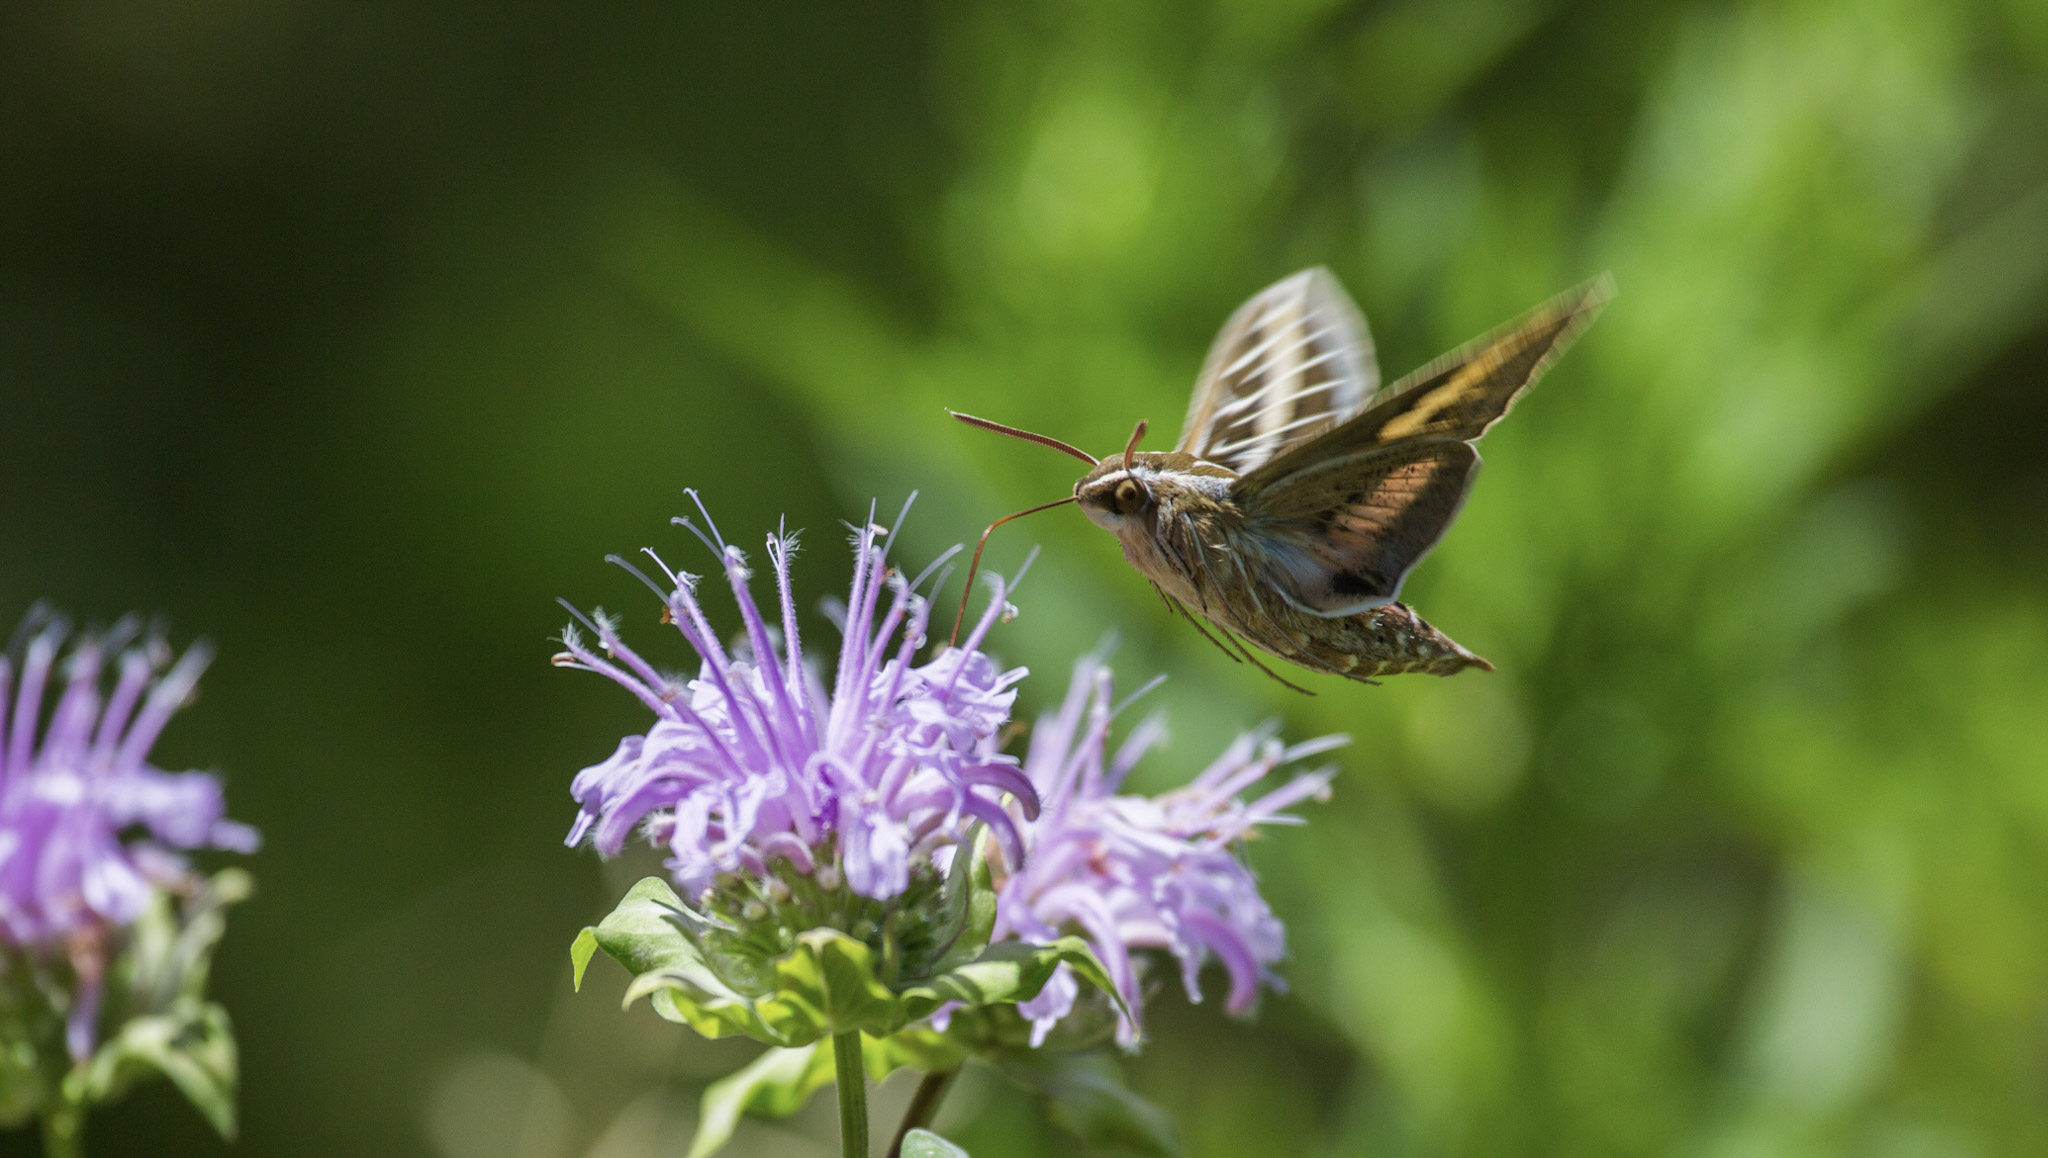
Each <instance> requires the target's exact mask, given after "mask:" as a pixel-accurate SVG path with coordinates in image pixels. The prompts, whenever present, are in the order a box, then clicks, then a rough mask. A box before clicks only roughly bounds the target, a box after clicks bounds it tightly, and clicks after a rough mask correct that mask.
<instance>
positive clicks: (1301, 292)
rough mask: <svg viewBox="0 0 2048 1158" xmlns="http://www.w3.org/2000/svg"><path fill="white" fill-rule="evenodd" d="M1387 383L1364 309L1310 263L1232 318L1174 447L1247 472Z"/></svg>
mask: <svg viewBox="0 0 2048 1158" xmlns="http://www.w3.org/2000/svg"><path fill="white" fill-rule="evenodd" d="M1378 388H1379V367H1378V364H1377V363H1376V362H1375V361H1374V359H1373V350H1372V334H1371V333H1370V332H1369V331H1368V330H1367V329H1366V326H1365V317H1364V315H1362V314H1360V313H1359V312H1358V307H1357V306H1355V305H1353V304H1351V299H1350V298H1349V297H1348V296H1346V295H1345V293H1344V287H1343V286H1340V285H1338V284H1337V279H1336V278H1335V277H1334V276H1332V275H1331V273H1330V271H1329V270H1326V269H1322V268H1316V269H1305V270H1303V271H1301V272H1300V273H1297V274H1295V275H1294V276H1292V277H1289V278H1287V279H1285V280H1283V281H1279V282H1276V283H1274V284H1273V285H1271V286H1269V287H1267V288H1266V289H1265V290H1263V291H1261V292H1260V293H1259V294H1258V295H1257V296H1255V297H1253V298H1252V300H1250V301H1248V302H1246V303H1245V304H1244V305H1242V306H1240V307H1239V308H1238V311H1237V312H1236V313H1234V314H1232V315H1231V316H1230V320H1229V321H1228V322H1225V323H1224V324H1223V329H1222V331H1221V332H1220V333H1218V334H1217V335H1216V341H1215V343H1214V344H1212V345H1211V346H1210V347H1209V357H1208V360H1207V361H1206V362H1204V363H1203V365H1202V375H1201V377H1200V378H1199V379H1197V380H1196V383H1195V394H1194V397H1193V398H1192V399H1190V400H1189V403H1188V416H1187V421H1186V422H1185V423H1184V424H1183V425H1182V427H1181V432H1180V441H1179V442H1178V443H1176V444H1175V446H1174V449H1175V450H1181V451H1186V452H1187V453H1189V454H1192V455H1194V456H1195V457H1197V458H1202V459H1207V460H1208V461H1210V462H1213V463H1216V464H1218V465H1221V466H1226V467H1229V468H1230V469H1231V470H1233V471H1236V472H1237V473H1239V474H1243V473H1245V472H1247V471H1251V470H1256V469H1257V468H1258V467H1260V466H1262V465H1264V464H1265V463H1267V462H1269V461H1271V460H1272V459H1273V458H1274V457H1275V456H1277V455H1280V454H1282V453H1284V452H1285V451H1286V450H1287V449H1288V448H1289V447H1293V446H1299V445H1300V444H1302V443H1304V442H1306V441H1308V440H1309V439H1312V438H1314V437H1315V436H1317V435H1319V434H1322V433H1323V432H1325V431H1328V430H1330V429H1332V428H1334V427H1336V426H1337V425H1338V424H1340V423H1342V422H1344V421H1345V420H1347V419H1349V418H1351V417H1352V416H1353V415H1356V414H1357V413H1359V412H1360V411H1361V410H1364V409H1365V405H1366V401H1367V399H1369V398H1371V397H1372V395H1373V392H1374V391H1375V390H1377V389H1378Z"/></svg>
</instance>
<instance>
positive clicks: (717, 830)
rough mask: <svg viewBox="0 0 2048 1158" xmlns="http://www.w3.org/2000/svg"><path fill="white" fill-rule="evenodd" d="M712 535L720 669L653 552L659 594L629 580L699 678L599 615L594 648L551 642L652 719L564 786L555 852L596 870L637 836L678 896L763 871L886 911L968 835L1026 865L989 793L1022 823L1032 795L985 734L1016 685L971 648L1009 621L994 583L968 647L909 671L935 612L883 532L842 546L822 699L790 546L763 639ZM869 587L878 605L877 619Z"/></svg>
mask: <svg viewBox="0 0 2048 1158" xmlns="http://www.w3.org/2000/svg"><path fill="white" fill-rule="evenodd" d="M691 497H692V498H693V499H694V498H695V497H696V496H695V493H694V492H692V493H691ZM698 509H699V511H700V513H701V512H702V509H703V508H702V506H701V504H700V505H699V508H698ZM676 521H677V522H679V523H682V524H683V525H685V526H691V524H689V522H688V521H687V520H682V519H678V520H676ZM705 522H706V524H707V525H709V524H710V518H709V516H708V515H706V517H705ZM691 529H692V530H695V529H696V528H695V527H694V526H692V527H691ZM710 530H711V537H709V538H706V539H705V543H706V545H707V546H709V547H711V549H712V551H713V552H714V553H715V554H716V555H717V556H718V558H719V560H720V562H721V564H722V566H723V568H724V571H725V578H726V581H727V582H728V584H729V585H730V586H731V588H732V592H733V598H734V600H735V601H736V602H737V603H738V605H739V610H740V617H741V619H742V620H743V621H744V624H745V635H746V639H745V643H744V644H743V645H738V646H736V647H735V648H734V650H733V652H732V653H730V654H729V653H728V652H727V651H726V649H725V648H724V647H722V646H721V645H720V644H719V642H718V640H717V637H716V636H715V635H714V634H713V633H712V630H711V626H710V624H709V623H708V622H707V621H706V619H705V616H704V612H703V610H702V607H701V605H700V604H699V602H698V578H697V577H696V576H693V575H687V574H682V573H679V572H676V571H673V570H671V569H670V568H669V567H668V565H667V564H665V563H662V561H661V560H660V559H659V558H658V557H655V556H654V554H653V552H651V551H650V552H648V556H649V558H653V559H654V561H655V563H656V564H657V565H658V566H660V567H661V570H662V573H663V574H664V575H665V576H666V577H667V579H668V586H667V588H666V589H664V588H663V587H662V586H660V585H657V584H656V583H654V582H653V581H652V580H649V579H648V578H647V577H646V576H645V575H640V577H641V579H642V581H643V582H646V583H647V584H648V586H649V587H652V588H653V589H654V591H655V593H656V594H657V595H660V596H661V597H662V599H663V601H664V603H665V604H666V607H667V612H666V614H665V615H664V616H663V619H664V621H665V622H668V623H672V624H674V626H675V628H676V630H677V631H678V632H680V633H681V634H682V637H683V640H684V642H686V643H688V644H689V646H690V647H691V649H692V650H694V651H695V652H696V653H697V655H698V657H699V659H700V660H701V666H700V668H699V670H698V674H697V677H696V678H695V679H692V680H687V681H685V680H683V679H681V678H680V677H675V676H669V675H665V674H663V673H661V672H658V671H656V670H655V668H653V667H652V666H651V665H649V664H648V662H647V661H646V660H644V659H642V658H641V657H640V656H639V655H638V654H637V653H635V652H634V651H633V650H632V649H630V648H628V647H627V646H626V645H625V644H624V643H623V642H621V641H620V639H619V636H618V632H617V628H616V623H615V622H614V621H612V620H608V619H606V618H605V617H604V615H603V613H602V612H601V611H600V612H599V613H598V614H597V615H596V616H595V617H593V618H586V619H583V622H584V624H585V626H586V627H588V628H589V629H590V630H591V631H592V632H594V633H595V635H596V637H597V648H596V649H593V648H591V647H589V646H587V645H586V644H585V643H584V642H583V640H582V639H581V637H580V636H579V635H578V633H577V632H576V631H575V629H574V628H573V627H572V628H571V629H570V630H569V631H567V632H565V633H564V635H563V644H564V647H565V648H566V650H565V651H564V652H563V653H561V654H560V655H557V656H556V657H555V662H556V663H557V664H559V665H561V666H564V667H573V668H579V669H582V670H585V671H594V672H598V673H599V674H602V675H605V676H608V677H610V678H611V679H613V680H615V681H617V682H618V683H619V684H620V685H621V686H623V687H625V688H626V689H627V690H628V691H631V692H632V693H633V694H634V695H636V696H638V697H639V698H640V701H641V702H642V703H644V704H646V705H647V707H648V709H649V710H651V711H652V712H653V713H654V714H655V717H656V718H655V722H654V726H653V727H652V728H650V729H649V730H648V731H647V733H646V734H645V735H634V736H627V737H626V738H625V739H624V740H622V741H620V743H619V747H618V750H617V751H615V752H614V753H612V755H611V757H610V758H609V759H607V760H605V761H604V762H603V763H601V764H595V765H592V766H591V767H589V768H586V769H584V770H583V771H582V772H581V773H579V774H578V775H577V777H576V779H575V781H574V783H573V784H572V786H571V788H570V795H572V796H573V797H574V798H575V800H576V802H577V803H578V804H579V805H581V806H582V811H581V813H580V815H578V817H577V819H576V823H575V825H574V827H573V828H572V829H571V830H570V832H569V837H568V841H567V843H569V844H570V845H574V844H576V843H577V842H579V841H581V840H583V839H584V838H585V837H586V836H588V837H589V838H590V841H591V843H592V844H593V845H595V846H596V848H597V850H598V852H599V853H600V854H602V855H605V856H611V855H614V854H616V853H617V852H618V851H619V850H620V848H621V847H623V846H624V844H625V841H626V839H627V838H628V837H629V836H630V835H631V834H632V832H633V830H634V828H635V827H636V826H640V825H641V824H642V822H643V821H644V822H646V826H645V827H646V832H647V835H648V837H649V839H650V840H652V841H653V842H655V843H656V844H657V845H666V846H667V848H668V850H669V853H670V857H669V860H668V861H667V866H668V868H669V869H670V871H671V872H672V873H673V874H674V876H675V879H676V882H677V884H678V885H679V886H680V887H681V889H682V891H683V894H684V895H685V896H686V897H691V898H695V897H697V896H698V895H699V894H701V893H702V891H703V890H704V889H706V888H707V887H709V886H710V885H711V884H712V883H713V882H714V881H715V880H716V878H717V877H718V876H719V874H721V873H730V872H746V873H749V874H754V875H765V874H767V873H768V871H769V865H770V862H772V861H775V860H783V861H787V862H788V863H789V864H790V865H791V866H792V867H793V868H794V869H795V870H796V871H798V872H802V873H807V874H808V873H814V872H815V873H817V874H818V875H819V876H820V877H829V876H831V875H835V874H843V878H844V880H845V882H846V885H847V886H848V887H849V888H851V889H852V891H854V892H855V893H858V894H859V895H861V896H864V897H870V898H873V899H876V900H886V899H888V898H891V897H894V896H897V895H899V894H900V893H902V892H903V891H904V889H905V888H906V887H908V885H909V882H910V874H911V871H912V869H913V868H914V867H916V866H919V865H926V866H929V865H930V864H931V859H932V854H933V853H934V852H937V851H938V850H940V849H942V848H946V847H948V846H950V845H952V844H954V843H955V842H957V841H959V840H960V839H962V836H963V834H964V833H965V831H966V829H967V828H968V826H969V825H971V824H972V823H973V822H974V821H976V820H981V821H985V822H986V823H987V824H988V825H989V827H990V829H991V830H992V831H993V832H994V833H995V835H996V838H997V839H998V840H999V841H1000V842H1001V843H1002V845H1003V847H1004V848H1006V849H1008V850H1009V851H1010V852H1011V853H1013V854H1014V855H1018V856H1021V855H1022V854H1023V845H1022V841H1021V839H1020V837H1019V835H1018V833H1017V829H1016V826H1015V824H1014V822H1013V821H1012V820H1011V818H1010V816H1009V814H1008V813H1007V812H1006V811H1005V810H1004V808H1003V805H1002V803H1001V801H1002V797H1003V796H1004V795H1005V794H1010V795H1014V796H1015V797H1017V798H1018V800H1019V801H1021V802H1022V806H1023V810H1024V813H1025V814H1026V815H1036V814H1037V797H1036V794H1035V793H1033V791H1032V788H1031V784H1030V783H1029V782H1028V781H1026V780H1025V779H1024V777H1023V775H1022V774H1021V773H1020V772H1019V770H1018V768H1017V762H1016V761H1015V759H1013V758H1011V757H1008V756H1004V755H1001V754H1000V753H999V752H998V751H997V748H998V746H999V745H998V741H997V736H996V733H997V732H998V731H999V730H1001V728H1002V727H1003V725H1004V724H1006V723H1007V722H1008V721H1009V718H1010V704H1011V701H1012V700H1014V699H1015V698H1016V692H1015V690H1014V686H1015V684H1016V683H1017V681H1018V680H1019V679H1021V678H1023V675H1024V669H1022V668H1017V669H1015V670H1011V671H1002V670H1000V669H998V667H997V666H996V663H995V661H993V660H992V659H990V658H989V657H988V656H987V655H985V654H983V653H982V652H981V651H980V650H978V649H979V647H980V645H981V642H982V640H983V638H984V637H985V636H986V635H987V633H988V631H989V629H990V627H992V626H993V625H994V623H995V622H996V620H997V619H998V618H999V617H1000V616H1001V615H1002V614H1003V613H1004V611H1005V609H1006V607H1007V605H1006V603H1005V602H1004V594H1005V589H1004V587H1003V585H1002V584H1001V582H1000V581H998V582H997V583H996V591H995V597H994V598H993V599H992V600H991V601H990V605H989V609H988V611H987V612H986V613H985V614H983V615H982V617H981V618H980V620H979V622H977V623H976V624H975V627H974V630H973V631H972V633H970V635H969V636H968V638H967V640H966V641H965V644H964V646H961V647H957V648H953V647H949V648H946V649H944V650H942V651H940V652H939V653H938V655H937V656H936V657H935V658H933V659H931V660H930V661H929V662H927V663H924V664H922V665H919V664H916V663H914V662H913V658H914V656H915V655H916V653H917V651H918V649H919V648H920V647H922V646H923V645H924V642H925V627H926V624H927V621H928V619H929V617H930V612H931V608H930V606H929V605H928V603H927V601H926V600H925V599H924V598H923V597H921V596H919V595H918V594H917V593H916V587H917V583H916V582H907V581H905V580H904V579H903V578H902V577H901V576H900V575H898V574H897V573H896V572H894V571H893V570H891V569H890V568H889V566H888V563H887V551H886V550H885V549H884V548H882V547H881V546H879V545H878V540H879V539H880V538H881V537H883V536H884V535H886V534H887V533H888V532H887V531H885V530H884V529H882V528H880V527H878V526H875V525H874V521H873V519H872V517H871V518H870V519H869V520H868V525H867V526H866V527H863V528H862V529H860V530H859V531H858V532H857V533H856V534H855V535H854V539H853V547H854V576H853V589H852V592H851V593H850V594H849V595H848V597H847V604H846V607H845V609H844V610H843V623H842V624H841V625H840V626H841V631H842V635H843V638H842V640H841V644H840V650H839V662H838V666H837V669H836V671H835V672H834V674H833V677H832V683H831V687H830V688H829V689H828V688H827V687H825V685H824V684H823V682H822V679H821V677H820V675H819V672H818V670H817V669H816V667H815V666H813V665H807V664H806V662H805V656H804V654H803V651H802V649H801V647H800V646H799V644H798V638H797V625H796V606H795V604H794V602H793V601H792V599H791V596H790V582H789V560H790V556H791V554H792V553H793V552H794V550H795V548H796V539H795V536H793V535H771V536H769V538H768V541H767V547H768V558H769V560H770V562H771V563H772V564H773V567H774V571H775V585H776V598H777V608H776V609H777V610H778V611H779V613H780V621H779V624H778V625H777V626H778V627H779V631H780V639H779V641H778V640H777V638H776V636H775V633H774V631H772V630H771V627H770V625H769V624H768V623H767V622H766V621H765V620H764V619H763V617H762V615H761V611H760V608H759V607H758V606H757V605H756V604H755V602H754V597H753V595H752V593H751V592H750V591H749V589H748V586H747V580H748V578H749V572H748V570H747V567H746V561H745V557H744V556H743V555H742V554H741V553H740V551H739V550H738V549H737V548H735V547H731V546H727V545H726V544H725V542H724V540H723V539H722V538H718V537H717V529H716V527H715V526H712V527H710ZM714 540H716V541H715V542H714ZM613 561H614V562H618V563H620V564H621V565H622V566H627V567H628V569H629V570H634V573H635V574H640V573H639V572H638V571H637V569H633V568H631V566H630V565H629V564H626V563H625V562H624V560H619V559H616V558H615V559H614V560H613ZM921 578H922V577H920V579H921ZM884 589H886V590H887V591H888V593H889V599H888V606H887V610H886V611H883V612H882V613H881V618H880V622H879V623H877V621H876V614H877V609H878V608H879V607H880V606H881V603H882V593H883V591H884ZM571 610H572V611H573V610H574V609H573V608H572V609H571ZM579 618H582V617H581V616H579ZM892 641H893V642H892ZM600 651H601V652H602V654H600Z"/></svg>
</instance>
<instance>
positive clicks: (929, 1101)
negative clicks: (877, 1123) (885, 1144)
mask: <svg viewBox="0 0 2048 1158" xmlns="http://www.w3.org/2000/svg"><path fill="white" fill-rule="evenodd" d="M959 1076H960V1067H959V1066H954V1067H953V1068H952V1069H949V1070H933V1071H932V1072H931V1073H928V1074H926V1075H925V1076H924V1080H923V1081H921V1082H919V1083H917V1092H916V1093H915V1094H912V1095H911V1096H910V1108H909V1109H907V1110H905V1111H903V1124H902V1125H901V1126H898V1127H896V1140H895V1141H894V1142H891V1143H889V1158H903V1139H904V1138H905V1137H907V1136H908V1135H909V1134H910V1132H911V1131H912V1130H917V1129H922V1128H924V1127H927V1126H930V1125H931V1124H932V1119H933V1118H935V1117H937V1116H938V1114H939V1103H940V1102H943V1101H945V1100H946V1091H948V1090H950V1089H952V1088H953V1079H954V1078H957V1077H959Z"/></svg>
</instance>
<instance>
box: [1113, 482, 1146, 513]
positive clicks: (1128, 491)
mask: <svg viewBox="0 0 2048 1158" xmlns="http://www.w3.org/2000/svg"><path fill="white" fill-rule="evenodd" d="M1144 493H1145V491H1144V488H1143V487H1140V486H1139V485H1138V484H1137V483H1135V482H1132V481H1131V480H1130V479H1125V480H1124V481H1122V482H1120V483H1118V484H1116V510H1117V513H1118V514H1120V515H1128V514H1130V513H1131V512H1132V511H1135V510H1137V509H1138V500H1139V499H1140V497H1142V496H1143V495H1144Z"/></svg>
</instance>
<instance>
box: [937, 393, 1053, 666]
mask: <svg viewBox="0 0 2048 1158" xmlns="http://www.w3.org/2000/svg"><path fill="white" fill-rule="evenodd" d="M957 417H962V418H964V417H966V416H965V415H958V416H957ZM1068 449H1072V448H1071V447H1069V448H1068ZM1076 453H1079V452H1078V451H1077V452H1076ZM1076 497H1077V496H1074V495H1068V496H1067V497H1066V498H1063V499H1055V500H1054V501H1052V502H1049V503H1042V504H1040V505H1038V506H1035V507H1028V508H1026V509H1024V510H1021V511H1018V512H1017V513H1016V514H1014V515H1004V516H1003V517H1002V518H1000V519H997V520H996V521H995V522H993V523H990V524H989V525H988V530H986V531H983V532H982V533H981V542H979V543H976V544H975V545H974V561H973V562H971V563H969V564H968V565H967V583H966V585H965V586H963V587H961V589H960V611H959V613H958V614H956V615H954V616H953V634H951V635H949V636H947V637H946V646H947V647H952V646H953V645H954V644H956V643H958V642H960V623H961V621H962V620H964V619H966V618H967V597H968V596H969V595H972V594H974V574H975V572H976V571H979V570H980V569H981V549H982V548H983V547H986V546H988V537H989V536H990V535H991V534H994V533H995V529H996V528H997V527H1000V526H1002V525H1003V524H1004V523H1007V522H1009V521H1010V520H1012V519H1021V518H1023V517H1024V516H1025V515H1035V514H1037V513H1038V512H1040V511H1049V510H1051V509H1053V508H1054V507H1059V506H1065V505H1066V504H1068V503H1071V502H1073V501H1074V500H1075V498H1076Z"/></svg>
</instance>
